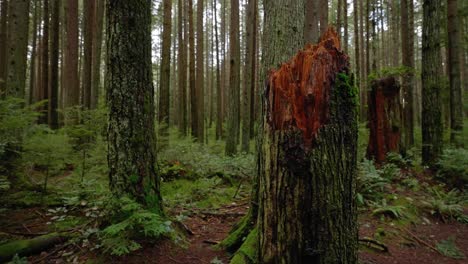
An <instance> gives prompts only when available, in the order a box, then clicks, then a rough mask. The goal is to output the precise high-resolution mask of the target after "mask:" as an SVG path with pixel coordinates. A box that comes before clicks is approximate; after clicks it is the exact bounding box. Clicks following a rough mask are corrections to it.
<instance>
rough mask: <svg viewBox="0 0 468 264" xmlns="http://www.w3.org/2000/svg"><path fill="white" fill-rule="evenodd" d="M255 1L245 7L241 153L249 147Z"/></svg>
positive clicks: (253, 74)
mask: <svg viewBox="0 0 468 264" xmlns="http://www.w3.org/2000/svg"><path fill="white" fill-rule="evenodd" d="M256 6H257V1H256V0H249V2H248V5H247V21H246V34H247V36H246V38H245V40H246V43H245V47H246V50H245V68H244V75H243V76H244V85H243V86H244V90H243V96H242V98H243V101H242V103H243V105H242V112H243V114H242V116H243V118H242V151H243V152H246V153H247V152H249V145H250V119H251V118H253V113H252V112H251V110H252V109H251V101H252V100H253V97H252V94H253V90H255V62H256V61H255V58H256V53H255V51H256V49H255V47H256V36H255V30H256V23H255V20H256V12H257V8H256Z"/></svg>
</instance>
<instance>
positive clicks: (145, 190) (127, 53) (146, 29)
mask: <svg viewBox="0 0 468 264" xmlns="http://www.w3.org/2000/svg"><path fill="white" fill-rule="evenodd" d="M106 17H107V31H106V32H107V63H106V65H107V74H106V78H107V80H106V86H107V102H108V106H109V128H108V142H109V143H108V149H109V152H108V163H109V183H110V188H111V191H112V192H113V193H114V194H115V195H118V196H119V195H123V194H128V195H130V196H131V197H134V198H135V199H136V200H137V201H138V202H140V203H142V204H144V205H146V206H147V207H148V208H149V209H151V210H154V211H156V212H160V211H161V206H162V205H161V194H160V191H159V184H160V183H159V176H158V175H157V174H156V168H155V161H156V153H155V141H156V140H155V126H154V122H155V121H154V120H155V119H154V90H153V74H152V63H151V2H150V1H146V0H134V1H127V0H109V1H107V16H106Z"/></svg>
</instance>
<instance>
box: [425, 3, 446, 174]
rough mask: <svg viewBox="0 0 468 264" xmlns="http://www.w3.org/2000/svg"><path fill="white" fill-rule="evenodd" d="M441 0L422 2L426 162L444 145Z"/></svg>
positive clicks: (430, 161)
mask: <svg viewBox="0 0 468 264" xmlns="http://www.w3.org/2000/svg"><path fill="white" fill-rule="evenodd" d="M441 4H442V2H441V0H424V1H423V28H422V61H421V63H422V74H421V78H422V123H421V126H422V127H421V128H422V159H423V163H424V164H426V165H434V164H435V162H437V160H438V158H439V156H440V154H441V152H442V145H443V142H442V140H443V137H442V136H443V125H442V109H441V99H440V93H441V89H442V85H443V84H442V76H441V67H442V66H441V65H442V62H441V51H440V50H441V49H440V45H441V41H442V40H441V34H440V27H439V22H438V19H435V18H437V17H440V12H441V9H440V5H441Z"/></svg>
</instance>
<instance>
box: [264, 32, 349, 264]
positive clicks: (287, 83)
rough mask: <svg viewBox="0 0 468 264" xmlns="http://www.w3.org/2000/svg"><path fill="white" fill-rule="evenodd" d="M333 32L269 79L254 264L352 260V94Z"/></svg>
mask: <svg viewBox="0 0 468 264" xmlns="http://www.w3.org/2000/svg"><path fill="white" fill-rule="evenodd" d="M349 76H350V73H349V62H348V57H347V56H346V55H345V54H344V53H343V52H342V51H341V50H340V44H339V40H338V36H337V34H336V32H334V31H332V30H329V31H327V32H326V33H325V34H324V36H322V40H321V42H320V44H319V45H318V46H308V47H307V48H306V49H305V50H302V51H300V52H299V53H298V54H297V55H296V56H295V57H294V58H293V59H292V60H291V61H290V62H288V63H285V64H283V65H282V66H281V67H280V68H279V69H278V70H276V71H273V72H271V73H270V74H269V79H268V85H267V89H266V94H265V97H264V106H263V107H264V110H263V111H264V115H263V121H262V122H263V135H262V137H263V141H262V143H261V146H260V153H259V156H260V158H259V160H258V162H259V164H258V167H259V168H260V169H259V179H260V181H259V187H260V192H259V216H258V236H259V248H258V262H259V263H299V264H300V263H357V238H358V237H357V224H356V215H357V214H356V213H357V212H356V210H357V209H356V202H355V184H356V183H355V176H356V155H357V121H356V114H357V113H356V109H357V106H356V93H357V91H356V90H355V87H354V85H353V84H352V80H351V79H350V77H349Z"/></svg>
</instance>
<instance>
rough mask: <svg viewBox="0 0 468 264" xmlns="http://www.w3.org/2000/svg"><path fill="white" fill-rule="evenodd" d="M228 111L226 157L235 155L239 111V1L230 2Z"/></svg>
mask: <svg viewBox="0 0 468 264" xmlns="http://www.w3.org/2000/svg"><path fill="white" fill-rule="evenodd" d="M229 50H230V51H231V60H230V65H229V69H230V70H229V109H228V122H227V138H226V155H229V156H232V155H235V154H236V153H237V142H238V140H237V139H238V137H239V111H240V109H239V108H240V102H239V100H240V97H239V96H240V43H239V0H231V25H230V32H229Z"/></svg>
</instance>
